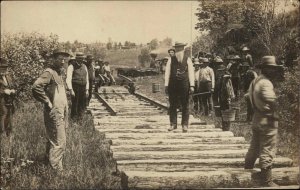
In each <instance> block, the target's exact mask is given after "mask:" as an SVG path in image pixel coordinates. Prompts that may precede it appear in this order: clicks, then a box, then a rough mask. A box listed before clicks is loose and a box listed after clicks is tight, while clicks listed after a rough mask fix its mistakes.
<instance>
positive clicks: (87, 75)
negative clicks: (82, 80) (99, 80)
mask: <svg viewBox="0 0 300 190" xmlns="http://www.w3.org/2000/svg"><path fill="white" fill-rule="evenodd" d="M84 68H85V71H86V86H85V89H86V90H89V88H90V82H89V71H88V69H87V67H86V65H84Z"/></svg>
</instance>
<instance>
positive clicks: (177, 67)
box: [165, 42, 195, 132]
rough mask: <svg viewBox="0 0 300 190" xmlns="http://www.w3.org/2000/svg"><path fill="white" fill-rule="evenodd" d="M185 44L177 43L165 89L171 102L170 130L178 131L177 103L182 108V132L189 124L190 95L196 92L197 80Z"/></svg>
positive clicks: (168, 65)
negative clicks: (185, 50) (185, 51)
mask: <svg viewBox="0 0 300 190" xmlns="http://www.w3.org/2000/svg"><path fill="white" fill-rule="evenodd" d="M184 46H186V44H183V43H177V42H176V43H175V46H174V48H175V52H176V54H175V56H171V58H170V59H169V60H168V63H167V66H166V72H165V89H166V93H167V94H168V95H169V101H170V124H171V126H170V128H169V129H168V130H169V131H172V130H175V129H177V102H180V105H181V108H182V120H181V125H182V131H183V132H187V129H188V124H189V94H190V93H193V92H194V87H195V79H194V77H195V76H194V67H193V63H192V60H191V59H190V58H189V57H188V55H187V54H185V53H184Z"/></svg>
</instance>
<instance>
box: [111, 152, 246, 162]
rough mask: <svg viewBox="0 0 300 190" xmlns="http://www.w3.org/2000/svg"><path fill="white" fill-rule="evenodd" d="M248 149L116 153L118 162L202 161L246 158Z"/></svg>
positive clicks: (114, 154) (115, 156)
mask: <svg viewBox="0 0 300 190" xmlns="http://www.w3.org/2000/svg"><path fill="white" fill-rule="evenodd" d="M247 151H248V150H247V149H239V150H203V151H132V152H120V151H119V152H114V153H113V156H114V158H115V159H116V160H118V161H119V160H149V159H187V160H192V159H200V158H244V157H245V155H246V153H247Z"/></svg>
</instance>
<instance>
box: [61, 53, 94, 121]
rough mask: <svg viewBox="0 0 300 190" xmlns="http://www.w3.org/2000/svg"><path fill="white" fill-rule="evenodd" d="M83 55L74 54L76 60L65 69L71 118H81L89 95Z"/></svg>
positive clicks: (87, 76)
mask: <svg viewBox="0 0 300 190" xmlns="http://www.w3.org/2000/svg"><path fill="white" fill-rule="evenodd" d="M84 58H85V56H84V55H83V53H77V54H76V60H75V61H74V62H73V63H72V64H70V65H69V67H68V69H67V79H66V82H67V86H68V89H69V90H70V91H71V95H72V98H71V101H72V108H71V118H72V119H75V118H81V117H82V115H83V113H84V111H85V107H86V100H87V97H88V95H89V75H88V70H87V68H86V65H85V64H83V62H84Z"/></svg>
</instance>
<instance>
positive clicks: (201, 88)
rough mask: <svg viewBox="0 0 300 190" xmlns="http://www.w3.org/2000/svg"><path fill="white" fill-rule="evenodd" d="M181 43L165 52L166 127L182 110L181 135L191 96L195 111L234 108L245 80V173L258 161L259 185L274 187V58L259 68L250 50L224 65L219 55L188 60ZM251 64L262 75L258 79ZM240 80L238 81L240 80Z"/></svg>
mask: <svg viewBox="0 0 300 190" xmlns="http://www.w3.org/2000/svg"><path fill="white" fill-rule="evenodd" d="M184 46H186V44H183V43H175V46H173V48H171V49H169V51H168V52H169V55H170V57H169V58H168V61H167V64H166V71H165V92H166V94H167V95H168V96H169V103H170V107H169V118H170V128H169V129H168V131H174V130H176V129H177V109H178V108H179V107H181V110H182V119H181V126H182V131H183V132H184V133H186V132H187V131H188V124H189V97H190V95H192V96H194V98H193V99H194V103H195V104H194V108H195V110H198V111H203V112H204V114H205V115H210V114H211V112H212V107H213V106H212V105H218V106H219V107H220V110H221V111H226V110H230V109H232V107H231V104H232V101H234V100H236V97H239V95H240V85H241V84H240V81H243V85H244V91H245V98H246V100H247V106H248V107H247V111H248V113H247V120H248V121H252V132H253V136H252V140H251V144H250V147H249V150H248V152H247V154H246V157H245V166H244V168H245V169H253V168H254V163H255V161H256V159H257V158H258V157H259V162H260V168H261V172H259V173H257V177H258V179H260V181H261V185H262V186H271V187H276V186H278V185H277V184H275V183H274V182H273V181H272V161H273V158H274V156H275V150H276V137H277V134H278V115H277V114H276V111H277V107H276V95H275V91H274V83H277V82H280V81H281V80H282V78H280V76H282V73H283V72H284V69H283V67H282V65H277V64H276V60H275V56H264V57H263V58H262V60H261V63H260V64H257V65H254V64H253V62H252V57H251V55H250V54H249V48H247V47H244V48H243V55H242V58H240V57H239V56H238V55H233V56H232V57H230V58H229V59H227V60H228V63H227V64H226V63H225V62H224V61H223V59H222V58H220V57H219V56H216V57H212V56H210V55H209V54H206V55H204V56H203V55H201V56H197V57H196V58H194V60H193V61H192V59H191V58H190V55H189V53H187V52H188V51H185V48H184ZM253 66H255V67H256V69H257V70H258V71H259V72H260V74H259V76H257V73H256V72H255V71H254V69H253ZM241 79H242V80H241ZM221 117H222V129H223V130H224V131H228V130H229V129H230V121H229V120H225V119H224V118H223V113H222V112H221Z"/></svg>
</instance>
